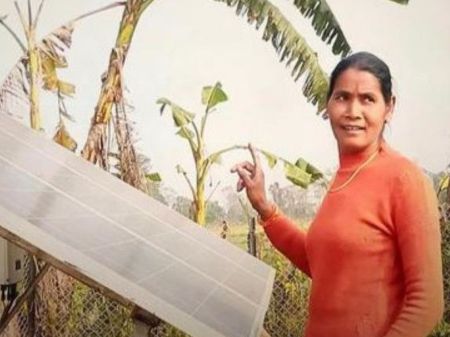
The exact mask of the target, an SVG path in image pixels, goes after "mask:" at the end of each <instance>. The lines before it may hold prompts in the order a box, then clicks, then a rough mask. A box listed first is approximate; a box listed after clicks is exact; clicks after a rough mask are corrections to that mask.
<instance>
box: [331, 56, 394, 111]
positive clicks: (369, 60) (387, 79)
mask: <svg viewBox="0 0 450 337" xmlns="http://www.w3.org/2000/svg"><path fill="white" fill-rule="evenodd" d="M349 68H353V69H357V70H362V71H367V72H369V73H371V74H372V75H373V76H375V77H376V78H377V79H378V82H379V83H380V87H381V93H382V94H383V98H384V101H385V102H386V103H388V102H389V101H390V100H391V98H392V78H391V72H390V71H389V67H388V66H387V64H386V63H384V61H383V60H381V59H379V58H378V57H376V56H375V55H373V54H371V53H368V52H359V53H355V54H352V55H350V56H348V57H346V58H344V59H342V60H341V61H340V62H339V63H338V64H337V66H336V68H334V70H333V72H332V73H331V79H330V86H329V88H328V94H327V100H329V99H330V97H331V94H332V93H333V90H334V85H335V84H336V80H337V79H338V77H339V76H340V75H341V74H342V73H343V72H344V71H345V70H347V69H349Z"/></svg>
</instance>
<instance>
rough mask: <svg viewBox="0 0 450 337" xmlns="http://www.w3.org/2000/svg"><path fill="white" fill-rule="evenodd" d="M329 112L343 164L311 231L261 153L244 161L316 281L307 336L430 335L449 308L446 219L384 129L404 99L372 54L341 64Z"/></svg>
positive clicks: (248, 178) (282, 239)
mask: <svg viewBox="0 0 450 337" xmlns="http://www.w3.org/2000/svg"><path fill="white" fill-rule="evenodd" d="M327 99H328V102H327V113H328V116H329V119H330V124H331V128H332V130H333V133H334V136H335V138H336V141H337V146H338V152H339V164H340V165H339V169H338V171H337V173H336V175H335V178H334V179H333V181H332V183H331V184H330V187H329V190H328V192H327V194H326V196H325V198H324V200H323V202H322V205H321V207H320V209H319V211H318V213H317V215H316V217H315V219H314V221H313V222H312V224H311V226H310V228H309V230H308V231H307V232H305V231H303V230H301V229H300V228H299V227H298V226H297V225H295V224H294V223H293V222H292V221H291V220H289V219H288V218H287V217H285V216H284V215H283V214H281V212H280V211H279V210H278V208H277V207H276V205H274V204H272V203H270V202H269V201H268V200H267V198H266V194H265V187H264V176H263V172H262V170H261V167H260V162H259V158H258V157H257V156H256V155H255V153H254V150H253V148H251V146H250V152H251V154H252V156H253V163H250V162H243V163H240V164H237V165H236V166H235V167H234V168H233V169H232V172H236V173H237V174H238V175H239V182H238V190H242V189H243V188H245V189H246V192H247V196H248V199H249V201H250V202H251V204H252V206H253V208H254V209H255V210H256V211H257V212H258V213H259V216H260V223H261V224H262V226H263V227H264V230H265V232H266V234H267V236H268V238H269V239H270V241H271V242H272V243H273V245H274V246H275V247H276V248H277V249H278V250H280V251H281V252H282V253H283V254H284V255H285V256H286V257H287V258H289V259H290V260H291V261H292V262H293V263H294V264H295V265H296V266H297V267H298V268H300V270H301V271H303V272H304V273H306V274H307V275H309V276H310V277H311V278H312V288H311V294H310V303H309V320H308V324H307V327H306V336H307V337H425V336H427V334H428V333H430V331H431V330H432V329H433V327H434V326H435V324H436V323H437V322H438V321H439V320H440V318H441V316H442V312H443V282H442V266H441V263H442V262H441V252H440V240H441V238H440V232H439V220H438V219H439V215H438V211H437V202H436V198H435V195H434V192H433V189H432V187H431V184H430V183H429V182H428V180H427V179H426V178H425V176H424V175H423V174H422V172H421V170H420V169H419V168H418V167H417V166H416V165H415V164H413V163H412V162H411V161H409V160H408V159H406V158H405V157H403V156H401V155H400V154H399V153H397V152H395V151H394V150H392V149H391V148H390V147H389V146H388V144H386V142H385V141H384V139H383V130H384V126H385V124H386V123H388V122H389V121H390V119H391V117H392V113H393V109H394V105H395V97H394V96H393V95H392V89H391V75H390V71H389V68H388V67H387V65H386V64H385V63H384V62H383V61H382V60H380V59H379V58H377V57H376V56H374V55H372V54H369V53H357V54H354V55H351V56H349V57H347V58H346V59H343V60H342V61H340V63H339V64H338V65H337V66H336V68H335V69H334V71H333V73H332V75H331V81H330V87H329V91H328V98H327Z"/></svg>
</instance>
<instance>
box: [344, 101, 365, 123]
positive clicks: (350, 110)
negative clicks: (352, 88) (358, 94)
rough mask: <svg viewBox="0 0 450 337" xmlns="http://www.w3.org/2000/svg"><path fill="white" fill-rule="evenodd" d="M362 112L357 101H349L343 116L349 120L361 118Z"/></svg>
mask: <svg viewBox="0 0 450 337" xmlns="http://www.w3.org/2000/svg"><path fill="white" fill-rule="evenodd" d="M362 115H363V111H362V106H361V104H359V103H358V100H351V101H349V103H348V105H347V109H346V114H345V116H346V117H347V118H351V119H358V118H362Z"/></svg>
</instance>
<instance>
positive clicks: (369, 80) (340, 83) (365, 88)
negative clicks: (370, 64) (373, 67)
mask: <svg viewBox="0 0 450 337" xmlns="http://www.w3.org/2000/svg"><path fill="white" fill-rule="evenodd" d="M337 90H344V91H354V90H358V91H362V92H375V91H379V92H381V85H380V81H379V80H378V78H377V77H376V76H374V75H373V74H372V73H370V72H369V71H365V70H358V69H355V68H349V69H346V70H344V71H343V72H342V73H341V74H340V75H339V77H338V78H337V79H336V83H335V86H334V91H337Z"/></svg>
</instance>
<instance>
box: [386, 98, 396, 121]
mask: <svg viewBox="0 0 450 337" xmlns="http://www.w3.org/2000/svg"><path fill="white" fill-rule="evenodd" d="M396 101H397V98H396V97H395V96H392V97H391V100H390V101H389V103H388V104H387V105H386V116H385V122H386V123H389V122H390V121H391V119H392V115H393V114H394V108H395V103H396Z"/></svg>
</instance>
